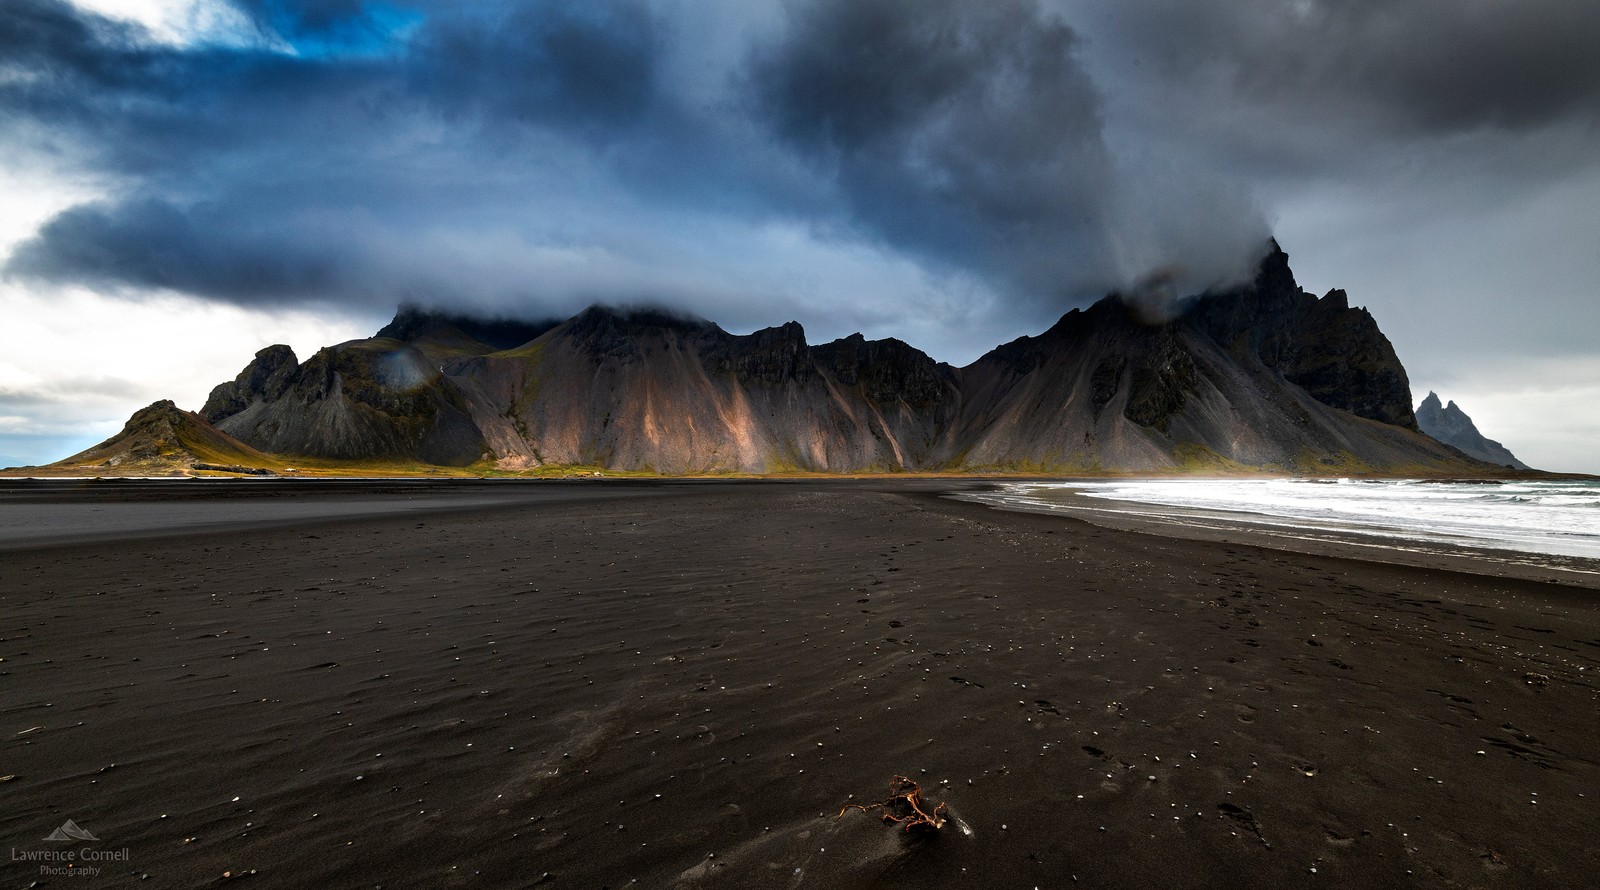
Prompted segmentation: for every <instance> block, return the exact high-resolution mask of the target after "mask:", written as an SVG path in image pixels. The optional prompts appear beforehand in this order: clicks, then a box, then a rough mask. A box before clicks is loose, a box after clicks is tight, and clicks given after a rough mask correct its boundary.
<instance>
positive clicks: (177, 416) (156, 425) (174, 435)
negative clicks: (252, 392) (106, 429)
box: [52, 401, 283, 475]
mask: <svg viewBox="0 0 1600 890" xmlns="http://www.w3.org/2000/svg"><path fill="white" fill-rule="evenodd" d="M52 466H53V467H57V468H68V469H71V468H78V469H94V470H111V469H114V470H116V471H118V472H120V473H144V474H150V475H164V474H167V473H171V472H175V471H181V470H196V469H198V470H218V471H226V472H248V471H251V470H265V471H273V470H281V469H283V462H282V461H281V460H278V459H277V458H274V457H271V456H269V455H266V454H262V453H261V452H260V451H257V450H256V449H255V448H252V447H250V446H249V445H246V444H244V443H243V442H240V441H239V440H237V439H235V438H233V437H232V436H229V435H228V434H227V433H224V432H222V431H221V430H218V429H217V428H216V427H214V426H212V425H211V424H209V423H207V422H206V420H205V418H203V417H201V416H199V415H198V414H192V413H190V412H188V411H183V410H181V409H179V408H178V406H176V405H174V404H173V403H172V402H170V401H160V402H156V403H154V404H152V405H150V406H149V407H146V408H141V409H140V410H138V411H136V412H134V415H133V416H132V417H130V418H128V422H127V424H126V425H124V426H123V428H122V431H121V432H119V433H117V434H116V435H115V436H112V437H111V438H109V439H107V440H106V441H104V442H101V443H100V444H99V445H96V446H94V447H93V448H90V449H88V450H87V451H83V452H80V453H78V454H74V455H73V456H71V457H69V458H67V459H66V460H62V461H58V462H56V463H55V464H52Z"/></svg>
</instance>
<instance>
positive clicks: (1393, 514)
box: [997, 479, 1600, 558]
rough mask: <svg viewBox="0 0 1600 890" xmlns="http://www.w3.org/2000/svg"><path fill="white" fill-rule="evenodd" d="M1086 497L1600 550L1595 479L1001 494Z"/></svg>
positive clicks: (1032, 501)
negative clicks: (1592, 480) (1593, 480)
mask: <svg viewBox="0 0 1600 890" xmlns="http://www.w3.org/2000/svg"><path fill="white" fill-rule="evenodd" d="M1074 496H1082V497H1089V498H1098V499H1103V500H1111V501H1120V502H1125V503H1134V504H1146V505H1155V506H1160V507H1167V508H1173V510H1172V511H1170V512H1169V511H1161V512H1162V514H1163V515H1167V516H1169V517H1170V518H1174V519H1181V518H1182V516H1183V515H1184V514H1185V513H1188V512H1190V511H1199V512H1202V513H1209V514H1216V513H1230V514H1245V515H1242V516H1239V517H1238V518H1240V519H1247V520H1250V521H1252V522H1256V523H1261V524H1267V525H1273V526H1280V527H1288V528H1302V529H1308V530H1318V531H1337V532H1345V533H1350V534H1359V535H1371V536H1378V537H1384V538H1391V539H1393V538H1399V539H1404V540H1412V541H1423V542H1430V543H1436V544H1447V545H1454V546H1466V547H1481V548H1488V549H1494V550H1513V551H1519V552H1523V553H1540V554H1547V555H1553V556H1571V557H1584V558H1600V484H1597V483H1595V482H1584V481H1553V482H1543V481H1540V482H1524V481H1517V482H1481V483H1480V482H1431V481H1393V480H1350V479H1340V480H1337V481H1334V480H1309V479H1143V480H1127V481H1092V482H1089V481H1086V482H1049V483H1034V482H1028V483H1014V484H1010V485H1007V486H1006V487H1005V491H1004V492H1003V493H1002V494H1001V496H1000V497H999V498H997V500H1000V501H1002V502H1009V503H1012V504H1014V505H1017V506H1031V507H1035V508H1038V507H1044V508H1051V507H1057V508H1059V507H1062V506H1064V501H1065V499H1066V498H1070V497H1074Z"/></svg>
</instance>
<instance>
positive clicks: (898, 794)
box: [834, 776, 945, 831]
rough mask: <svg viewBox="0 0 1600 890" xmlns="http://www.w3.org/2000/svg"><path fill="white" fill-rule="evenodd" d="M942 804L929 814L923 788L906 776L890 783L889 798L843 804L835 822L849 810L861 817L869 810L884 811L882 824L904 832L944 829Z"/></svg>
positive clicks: (897, 777) (943, 806) (896, 778)
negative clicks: (893, 825)
mask: <svg viewBox="0 0 1600 890" xmlns="http://www.w3.org/2000/svg"><path fill="white" fill-rule="evenodd" d="M944 809H945V805H944V804H943V803H941V804H939V805H938V806H936V807H934V808H933V809H932V810H929V809H926V804H925V803H924V802H923V800H922V786H920V785H918V784H917V783H916V782H914V781H912V780H911V779H909V778H907V777H905V776H895V777H894V781H892V782H890V783H889V796H888V797H887V798H885V799H884V800H880V801H878V802H876V803H869V804H859V803H850V804H845V805H844V807H843V808H841V809H840V810H839V815H838V816H835V817H834V818H836V819H838V818H843V816H844V814H845V813H847V812H849V811H850V810H860V811H861V812H863V813H866V812H870V811H872V810H882V811H883V814H882V816H883V821H884V824H889V823H894V824H897V825H900V826H903V827H904V828H905V830H906V831H910V830H911V829H913V828H934V829H937V828H943V827H944Z"/></svg>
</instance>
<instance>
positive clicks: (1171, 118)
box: [0, 0, 1600, 320]
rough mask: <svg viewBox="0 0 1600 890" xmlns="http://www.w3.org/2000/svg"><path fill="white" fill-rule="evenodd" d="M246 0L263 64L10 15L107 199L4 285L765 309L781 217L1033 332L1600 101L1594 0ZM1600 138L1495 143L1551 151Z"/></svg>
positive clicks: (61, 131)
mask: <svg viewBox="0 0 1600 890" xmlns="http://www.w3.org/2000/svg"><path fill="white" fill-rule="evenodd" d="M233 2H234V3H235V5H236V7H237V8H238V9H239V10H240V11H242V12H243V13H244V15H245V16H246V17H247V19H248V21H249V22H250V23H251V26H252V27H253V28H254V29H255V31H256V32H257V36H258V37H260V40H259V41H257V42H256V43H255V44H253V45H216V44H192V45H184V46H175V45H168V44H161V43H158V42H155V41H153V40H151V39H148V37H147V35H143V34H142V32H141V31H140V29H138V28H137V27H135V26H130V25H125V24H118V23H116V22H113V21H110V20H107V19H104V18H102V17H99V16H96V15H94V14H91V13H87V12H84V11H82V10H79V9H77V8H75V7H72V6H71V5H69V4H67V3H65V2H63V0H9V2H5V3H0V147H4V148H9V149H14V150H16V151H18V152H26V153H28V155H29V157H33V158H44V159H45V160H46V161H47V162H48V163H54V164H57V165H58V166H63V167H68V168H77V169H82V170H86V171H87V172H89V173H91V174H96V175H104V176H107V177H109V178H110V179H112V180H113V181H114V182H115V187H114V188H112V189H111V190H110V192H109V197H107V198H106V199H104V200H103V201H102V202H100V203H95V204H92V205H86V206H82V207H77V208H71V209H68V210H66V211H65V212H63V213H61V214H60V215H59V216H58V217H57V218H55V219H54V220H52V221H50V222H49V223H47V224H46V225H45V226H43V227H42V228H41V230H40V231H39V232H38V233H37V235H36V236H35V237H34V238H33V239H31V240H29V241H27V242H25V243H24V244H22V245H21V246H19V248H18V249H17V250H16V251H15V252H14V255H13V257H12V258H11V260H10V261H9V264H8V266H7V268H6V272H7V273H8V274H10V275H12V276H15V277H18V278H29V279H35V280H48V281H56V282H79V283H87V284H92V285H93V286H95V287H99V288H102V289H116V288H119V287H121V288H127V289H129V290H130V291H132V290H137V289H139V288H162V289H172V290H179V291H183V292H187V293H193V294H197V295H201V296H206V297H210V298H214V299H220V300H228V301H233V302H238V303H243V304H260V303H272V302H280V303H281V302H293V301H344V302H353V303H360V304H364V305H379V304H386V303H392V302H394V301H395V300H396V299H398V298H418V297H419V296H422V297H426V296H427V295H432V299H435V300H437V301H450V300H453V299H461V300H471V301H476V302H478V303H480V304H481V303H485V302H488V303H493V302H497V301H498V302H506V301H513V300H524V299H527V298H528V296H529V295H530V294H543V295H545V297H546V298H548V299H555V298H557V297H560V296H562V295H563V294H565V295H566V297H567V298H569V301H570V299H576V298H577V296H576V295H578V294H582V295H584V296H585V297H586V298H588V297H596V298H598V297H603V296H604V295H603V293H599V292H600V291H603V290H604V289H605V288H622V289H624V290H629V291H630V292H629V293H626V294H619V295H618V296H619V297H623V296H625V297H628V298H643V297H649V296H650V293H648V291H649V289H650V288H651V287H652V286H653V285H652V282H659V283H660V290H661V292H662V293H663V294H668V293H681V292H685V291H687V290H690V289H692V287H694V286H697V285H698V284H699V283H704V282H707V281H713V280H718V276H719V275H721V276H722V277H721V278H720V280H719V281H718V284H719V286H721V287H723V288H724V289H726V290H728V291H730V292H731V291H734V290H738V289H744V290H745V291H746V292H753V293H754V294H755V295H754V296H752V297H751V298H749V299H750V301H751V302H756V301H759V300H760V299H761V294H760V291H761V289H762V288H770V289H773V290H777V289H781V288H783V287H784V286H785V285H786V283H787V281H788V279H789V278H792V276H786V275H785V274H784V273H783V271H782V269H783V263H784V262H785V261H788V262H793V260H792V259H790V260H785V259H784V257H782V256H779V255H777V254H776V253H774V254H773V256H771V257H767V256H765V255H764V254H763V252H764V251H776V250H778V248H774V247H773V246H772V239H770V238H768V237H767V236H766V234H764V233H765V232H766V231H767V228H770V226H771V225H772V224H777V225H780V226H793V227H797V228H799V229H802V230H804V231H805V232H807V233H808V235H809V236H810V237H812V238H814V239H816V240H817V241H819V242H822V243H827V244H842V245H847V246H848V245H859V246H861V247H863V248H864V252H863V254H864V255H872V256H877V257H880V259H879V260H878V262H881V263H883V264H885V265H888V264H892V263H902V262H906V261H909V262H910V263H911V264H912V265H914V266H916V267H917V268H918V269H921V270H927V271H928V273H929V274H930V276H931V277H932V278H933V279H945V278H948V280H956V278H958V277H959V278H960V280H961V281H962V282H963V284H962V285H961V287H970V286H971V282H973V281H976V282H978V285H979V290H980V291H981V293H980V294H979V297H980V302H981V301H987V305H990V306H992V307H994V309H993V310H991V311H995V312H1016V311H1017V310H1020V313H1021V314H1023V315H1028V316H1029V317H1030V318H1031V319H1034V320H1037V319H1040V318H1044V317H1046V316H1048V315H1049V314H1051V313H1052V312H1054V311H1057V310H1059V309H1061V308H1064V307H1065V306H1066V305H1069V304H1071V303H1075V302H1083V301H1085V300H1087V299H1091V298H1093V297H1094V296H1096V295H1098V294H1099V293H1101V292H1103V291H1104V290H1105V289H1109V288H1114V287H1129V286H1133V285H1135V284H1137V283H1138V282H1141V281H1149V280H1157V279H1159V280H1162V281H1167V282H1170V286H1171V287H1173V288H1175V289H1178V290H1195V289H1199V288H1203V287H1206V286H1208V285H1211V284H1216V283H1222V282H1226V281H1227V280H1229V279H1230V278H1233V277H1237V276H1240V275H1242V274H1244V273H1245V272H1247V270H1248V267H1249V264H1250V263H1251V262H1252V261H1253V259H1254V257H1255V255H1256V253H1257V252H1258V251H1259V250H1260V247H1261V244H1262V243H1263V242H1264V240H1265V237H1266V236H1267V234H1268V231H1269V226H1268V223H1267V222H1266V214H1265V213H1263V211H1262V210H1261V209H1260V207H1259V206H1258V203H1257V197H1256V193H1255V189H1256V186H1257V185H1258V184H1259V183H1261V182H1263V181H1265V179H1266V177H1268V176H1269V175H1270V176H1277V177H1279V178H1280V180H1279V181H1281V180H1282V179H1283V178H1288V179H1290V180H1293V181H1296V182H1306V181H1313V180H1315V179H1317V178H1318V177H1327V176H1336V175H1338V171H1340V170H1346V169H1349V168H1350V167H1351V165H1355V164H1359V163H1363V162H1368V161H1366V160H1364V159H1372V158H1390V157H1395V156H1399V155H1404V152H1396V151H1395V148H1396V147H1397V146H1399V147H1402V148H1404V147H1406V146H1409V145H1412V144H1414V143H1417V142H1428V141H1429V140H1434V141H1438V140H1446V139H1449V138H1452V137H1453V136H1456V135H1458V134H1463V133H1466V134H1478V135H1480V136H1481V134H1482V133H1484V132H1491V133H1502V134H1510V135H1509V136H1507V137H1506V138H1508V139H1513V140H1514V139H1515V138H1516V137H1517V136H1518V134H1537V133H1540V132H1543V131H1544V130H1548V129H1550V128H1558V127H1568V128H1569V129H1570V128H1571V127H1578V128H1579V129H1580V131H1581V132H1583V133H1588V132H1589V129H1592V127H1593V126H1594V123H1595V117H1596V108H1597V106H1600V74H1597V65H1596V64H1595V62H1594V61H1593V55H1594V54H1593V53H1591V52H1589V48H1590V47H1592V46H1594V45H1596V44H1600V7H1594V5H1593V4H1572V3H1565V4H1558V3H1556V2H1547V0H1536V2H1533V3H1522V4H1496V3H1489V2H1484V0H1471V2H1445V0H1386V2H1382V3H1380V2H1376V0H1370V2H1368V0H1342V2H1335V0H1299V2H1289V3H1282V2H1267V0H1233V2H1223V3H1208V4H1194V3H1189V2H1179V0H1143V2H1134V3H1125V4H1115V5H1109V4H1099V3H1088V2H1075V0H990V2H984V3H971V2H961V0H790V2H780V3H778V5H777V7H776V10H777V12H776V13H775V14H774V13H773V10H771V9H768V10H766V12H763V13H761V14H751V13H750V12H749V10H748V8H746V9H743V10H741V9H740V8H739V6H738V4H723V5H722V6H717V5H714V4H708V5H699V4H690V3H683V2H678V0H628V2H615V3H584V4H576V3H570V2H559V0H529V2H510V0H502V2H485V3H474V4H459V3H445V2H430V0H395V2H386V3H376V2H364V0H233ZM739 15H746V16H748V19H747V24H748V28H747V29H746V30H747V32H748V33H747V34H745V36H744V38H743V39H742V40H741V41H740V42H737V44H734V43H730V42H727V41H724V42H723V43H719V44H717V46H718V47H719V49H717V50H716V51H715V54H713V55H712V56H710V57H706V58H703V57H702V56H701V54H702V53H703V52H705V51H706V47H707V45H708V44H706V43H703V42H702V37H703V36H704V35H705V33H707V32H708V31H709V30H711V29H712V27H713V26H714V25H716V24H718V22H717V21H716V19H717V18H718V17H722V18H726V17H728V16H734V17H737V16H739ZM686 72H687V73H686ZM1119 114H1120V115H1121V118H1120V119H1119V118H1118V117H1117V116H1118V115H1119ZM1584 128H1589V129H1584ZM1408 140H1409V141H1408ZM1593 142H1594V140H1592V139H1583V138H1576V137H1573V136H1572V135H1571V134H1570V133H1569V134H1568V135H1567V137H1566V139H1565V141H1561V140H1540V139H1538V138H1535V136H1528V137H1527V138H1526V139H1523V140H1522V141H1520V142H1516V141H1513V142H1493V141H1492V140H1491V141H1490V142H1487V143H1484V144H1483V145H1480V146H1479V154H1478V155H1474V157H1475V158H1478V159H1479V160H1480V161H1481V162H1482V163H1483V164H1485V165H1489V166H1492V165H1493V164H1495V163H1498V164H1501V165H1502V166H1504V167H1512V166H1520V167H1521V168H1522V169H1524V170H1535V169H1552V168H1555V167H1559V166H1560V165H1562V164H1567V165H1570V164H1572V163H1584V162H1585V161H1584V158H1585V157H1587V156H1589V155H1592V153H1593V149H1592V144H1593ZM1562 152H1565V155H1563V154H1562ZM1407 157H1409V156H1407ZM1352 159H1356V160H1352ZM1411 162H1412V163H1415V161H1414V160H1413V161H1411ZM1505 175H1506V176H1510V175H1511V174H1509V173H1508V174H1505ZM1480 184H1481V183H1480ZM1484 188H1488V186H1485V187H1484ZM764 227H767V228H764ZM808 249H809V248H808ZM541 251H544V252H546V253H549V252H554V253H553V254H552V255H558V258H557V260H552V261H550V263H545V264H544V265H541V263H542V262H544V260H540V259H538V257H540V256H545V253H541ZM584 256H589V257H591V259H590V260H588V261H582V260H581V257H584ZM530 257H533V259H530ZM574 257H579V258H580V259H573V258H574ZM584 262H588V265H584ZM551 263H554V264H555V265H551ZM741 263H742V264H744V265H743V266H739V265H738V264H741ZM696 264H698V265H696ZM735 266H737V267H738V268H739V269H741V270H743V271H740V272H738V273H737V274H733V273H730V272H728V271H727V269H728V268H733V267H735ZM617 269H625V270H631V271H629V273H628V274H629V275H631V276H632V277H631V278H628V277H626V276H623V277H620V278H619V277H617V274H614V273H615V270H617ZM686 270H687V271H686ZM590 272H593V273H594V274H593V276H592V278H591V280H590V283H589V285H588V286H585V285H584V284H583V279H584V276H585V275H586V274H590ZM546 273H548V274H546ZM741 276H742V277H741ZM408 289H409V290H410V291H411V292H409V293H405V292H404V291H407V290H408ZM958 290H959V288H957V287H954V286H952V287H950V288H949V290H948V292H949V293H955V292H957V291H958ZM558 291H559V293H558ZM419 292H420V294H419ZM892 299H899V300H901V302H899V303H893V306H892V308H893V310H894V311H911V310H914V309H915V308H916V307H915V306H912V305H910V302H909V301H910V300H911V298H910V297H905V296H904V295H902V296H901V297H894V298H885V300H892ZM875 311H877V312H878V313H879V314H883V313H884V312H886V311H890V306H889V304H888V303H886V304H885V305H884V306H880V307H878V308H877V309H876V310H875Z"/></svg>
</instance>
